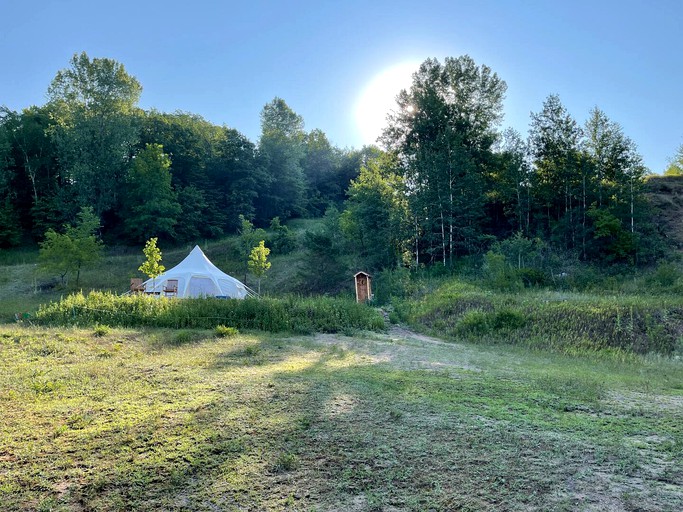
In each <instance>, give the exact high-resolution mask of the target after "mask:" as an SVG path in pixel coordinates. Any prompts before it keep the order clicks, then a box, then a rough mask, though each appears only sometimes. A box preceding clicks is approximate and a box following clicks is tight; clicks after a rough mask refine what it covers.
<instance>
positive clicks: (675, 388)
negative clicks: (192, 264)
mask: <svg viewBox="0 0 683 512" xmlns="http://www.w3.org/2000/svg"><path fill="white" fill-rule="evenodd" d="M682 509H683V363H682V362H681V361H676V360H666V359H658V358H655V357H650V358H647V359H642V358H634V359H633V360H632V361H628V362H617V361H615V360H612V359H601V360H596V361H592V360H590V359H588V358H570V357H564V356H559V355H554V354H548V353H532V352H528V351H525V350H523V349H515V348H511V347H499V346H483V347H482V346H474V345H456V344H444V343H438V342H435V341H434V340H430V339H427V338H423V337H421V336H417V335H413V334H412V333H410V332H407V331H403V330H400V329H394V330H393V331H392V332H390V333H388V334H368V335H358V336H355V337H345V336H333V335H319V336H315V337H276V336H272V335H265V334H247V335H238V336H236V337H229V338H219V337H216V336H215V335H214V333H212V332H211V331H190V330H188V331H173V330H148V331H139V330H109V329H106V328H99V329H97V331H95V330H94V329H87V330H77V329H73V330H71V329H66V330H65V329H62V330H57V329H39V328H30V327H27V328H24V327H17V326H9V325H8V326H0V510H3V511H5V510H44V511H47V510H53V511H60V510H77V511H81V510H82V511H85V510H107V511H109V510H146V511H151V510H178V511H180V510H186V511H193V510H253V511H267V510H309V511H313V510H317V511H346V510H349V511H382V510H383V511H403V510H414V511H424V510H443V511H447V510H596V511H597V510H600V511H603V510H651V511H660V510H671V511H678V510H682Z"/></svg>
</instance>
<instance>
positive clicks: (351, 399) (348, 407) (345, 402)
mask: <svg viewBox="0 0 683 512" xmlns="http://www.w3.org/2000/svg"><path fill="white" fill-rule="evenodd" d="M357 405H358V399H357V398H356V397H355V396H353V395H349V394H348V393H341V394H338V395H335V396H333V397H331V398H330V399H329V400H328V401H327V402H326V403H325V405H323V414H324V415H325V416H327V417H329V418H337V417H339V416H343V415H346V414H350V413H352V412H353V411H354V409H355V408H356V406H357Z"/></svg>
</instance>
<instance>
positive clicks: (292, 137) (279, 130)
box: [256, 98, 306, 224]
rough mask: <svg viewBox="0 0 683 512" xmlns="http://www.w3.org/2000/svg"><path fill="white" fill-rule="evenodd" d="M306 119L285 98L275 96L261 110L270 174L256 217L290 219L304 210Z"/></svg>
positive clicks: (262, 153) (262, 144) (261, 145)
mask: <svg viewBox="0 0 683 512" xmlns="http://www.w3.org/2000/svg"><path fill="white" fill-rule="evenodd" d="M304 135H305V134H304V121H303V119H302V118H301V116H299V115H298V114H296V113H295V112H294V111H293V110H292V109H291V108H289V106H288V105H287V103H285V101H284V100H283V99H281V98H275V99H274V100H273V101H271V102H270V103H268V104H266V106H265V107H263V110H262V111H261V138H260V140H259V155H260V158H261V162H262V165H263V168H264V171H265V175H266V176H267V183H266V187H265V190H264V191H263V193H262V194H261V195H260V196H259V197H258V199H257V210H256V211H257V221H259V222H260V223H261V224H265V223H266V222H267V221H269V220H270V219H272V218H273V217H280V218H281V219H288V218H290V217H292V216H299V215H303V214H304V213H305V206H306V204H305V196H304V192H305V182H304V174H303V168H302V166H301V161H302V159H303V157H304V144H303V142H304Z"/></svg>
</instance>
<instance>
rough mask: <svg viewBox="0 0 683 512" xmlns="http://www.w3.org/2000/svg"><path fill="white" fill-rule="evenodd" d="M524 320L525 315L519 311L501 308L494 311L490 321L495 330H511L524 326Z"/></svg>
mask: <svg viewBox="0 0 683 512" xmlns="http://www.w3.org/2000/svg"><path fill="white" fill-rule="evenodd" d="M526 321H527V319H526V317H525V316H524V314H523V313H521V312H520V311H516V310H514V309H501V310H500V311H496V312H495V313H494V315H493V318H492V321H491V323H492V326H493V328H494V329H496V330H513V329H519V328H521V327H524V326H525V325H526Z"/></svg>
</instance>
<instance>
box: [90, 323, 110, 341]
mask: <svg viewBox="0 0 683 512" xmlns="http://www.w3.org/2000/svg"><path fill="white" fill-rule="evenodd" d="M109 333H111V327H109V326H108V325H100V324H95V331H94V332H93V336H95V337H96V338H102V337H104V336H107V335H108V334H109Z"/></svg>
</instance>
